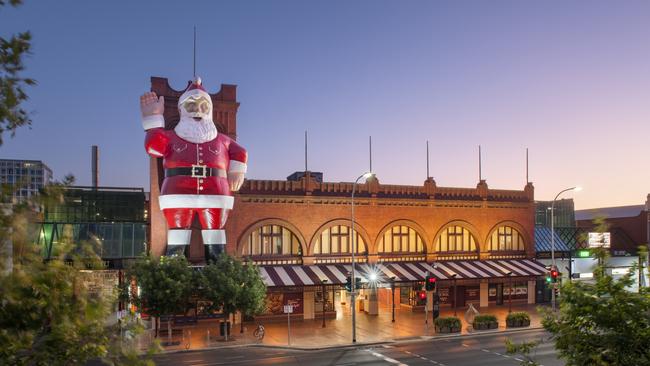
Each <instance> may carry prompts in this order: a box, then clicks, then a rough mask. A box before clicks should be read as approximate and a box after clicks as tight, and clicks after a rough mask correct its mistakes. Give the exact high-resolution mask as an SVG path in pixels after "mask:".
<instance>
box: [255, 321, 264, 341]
mask: <svg viewBox="0 0 650 366" xmlns="http://www.w3.org/2000/svg"><path fill="white" fill-rule="evenodd" d="M253 336H255V338H257V340H259V341H261V340H262V339H264V326H263V325H262V324H258V325H257V328H255V331H254V332H253Z"/></svg>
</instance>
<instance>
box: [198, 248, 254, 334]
mask: <svg viewBox="0 0 650 366" xmlns="http://www.w3.org/2000/svg"><path fill="white" fill-rule="evenodd" d="M202 274H203V276H202V277H203V279H202V288H203V293H202V294H200V295H201V297H203V298H205V299H206V300H208V301H210V302H212V307H211V310H221V311H222V312H223V314H224V317H225V318H226V319H230V315H231V314H233V313H235V312H236V311H238V310H239V311H241V313H242V315H255V314H258V313H259V312H260V311H262V309H263V306H264V299H265V296H266V285H265V284H264V282H263V281H262V278H261V277H260V274H259V270H258V269H257V267H255V266H254V265H252V263H247V264H246V265H244V264H243V263H242V262H241V261H240V260H238V259H236V258H233V257H231V256H229V255H227V254H225V253H222V254H221V255H220V256H219V257H218V258H217V260H216V261H215V262H212V263H209V264H208V265H207V266H205V267H203V270H202ZM227 334H228V333H226V340H227V339H228V335H227Z"/></svg>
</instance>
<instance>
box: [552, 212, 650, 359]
mask: <svg viewBox="0 0 650 366" xmlns="http://www.w3.org/2000/svg"><path fill="white" fill-rule="evenodd" d="M597 224H598V229H597V230H598V231H599V232H603V231H606V227H605V225H604V222H603V221H602V220H599V221H598V222H597ZM594 252H595V256H596V258H597V260H598V265H597V266H596V267H595V268H594V270H593V273H594V281H593V283H591V282H583V281H573V282H567V283H565V284H564V285H563V286H562V303H561V305H560V310H559V313H553V312H551V311H550V310H548V309H546V310H545V311H544V317H543V321H542V324H543V325H544V328H545V329H546V330H547V331H549V332H550V333H551V334H552V335H553V338H554V339H555V343H556V348H557V350H558V351H559V354H560V356H561V357H562V358H564V359H565V360H566V362H567V365H569V366H571V365H621V366H622V365H650V347H648V345H649V344H650V292H648V289H647V288H643V289H640V291H639V292H638V293H634V292H630V291H628V290H626V287H628V286H630V285H632V283H633V281H634V277H635V276H636V271H637V270H638V268H636V266H634V267H633V268H632V269H631V271H630V272H629V273H628V274H627V275H625V276H623V277H622V278H621V279H619V280H615V279H614V278H612V276H610V275H608V274H607V269H606V266H605V263H606V259H607V256H608V252H607V250H605V249H596V250H594Z"/></svg>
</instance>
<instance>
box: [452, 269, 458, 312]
mask: <svg viewBox="0 0 650 366" xmlns="http://www.w3.org/2000/svg"><path fill="white" fill-rule="evenodd" d="M456 276H458V274H456V273H453V274H452V275H451V278H453V279H454V304H453V306H454V316H456Z"/></svg>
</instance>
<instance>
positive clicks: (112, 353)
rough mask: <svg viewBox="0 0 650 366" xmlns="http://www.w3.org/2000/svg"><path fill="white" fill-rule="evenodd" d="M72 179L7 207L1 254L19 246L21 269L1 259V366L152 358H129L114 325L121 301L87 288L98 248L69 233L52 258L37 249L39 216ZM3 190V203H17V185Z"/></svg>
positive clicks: (2, 213)
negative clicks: (14, 199)
mask: <svg viewBox="0 0 650 366" xmlns="http://www.w3.org/2000/svg"><path fill="white" fill-rule="evenodd" d="M72 181H73V179H72V178H67V179H66V180H65V181H64V182H63V183H54V184H52V185H51V186H49V187H47V188H45V190H44V191H43V192H42V194H41V195H40V196H38V197H37V198H34V199H31V200H28V201H25V202H22V203H20V204H15V205H12V204H6V203H5V204H2V207H1V208H2V209H0V250H1V251H2V252H4V253H6V254H9V253H7V251H6V250H7V249H8V248H9V246H8V243H10V242H11V243H12V244H13V250H12V251H11V254H12V256H11V258H12V262H11V263H12V264H13V266H12V267H13V268H3V265H4V263H3V262H0V288H1V289H2V291H0V364H11V365H79V364H85V363H86V362H87V361H88V360H89V359H92V358H102V359H107V360H110V359H111V358H114V359H116V361H115V362H113V364H116V363H121V364H124V363H127V364H134V365H137V364H142V362H145V363H146V361H147V360H146V359H142V358H139V359H138V361H137V362H135V360H134V362H130V361H128V357H127V356H129V355H133V354H134V353H135V351H134V349H133V342H125V341H122V339H121V338H120V333H119V332H116V331H115V329H114V328H111V327H106V325H105V324H106V320H107V317H108V316H109V314H110V312H111V309H113V305H114V302H113V300H114V297H112V296H111V294H108V295H107V294H101V293H100V294H98V293H95V292H91V291H89V289H88V288H87V287H86V285H85V282H86V280H87V276H89V275H90V273H89V271H88V270H92V269H97V268H100V267H101V264H102V263H101V261H100V258H99V257H97V255H96V254H95V251H94V249H93V248H92V246H91V245H90V244H89V243H73V242H72V241H71V235H63V236H62V237H61V240H60V243H59V245H60V246H61V251H60V252H59V253H58V255H57V256H55V257H53V258H52V259H51V260H49V261H44V260H43V258H42V256H41V254H40V248H39V247H38V246H37V245H35V244H34V242H35V241H34V240H33V239H34V234H35V233H34V232H32V230H33V228H34V225H30V223H32V222H33V221H34V220H36V219H38V217H39V213H38V211H37V210H34V209H33V208H38V207H42V205H44V204H47V202H52V201H57V200H61V199H62V191H63V189H64V188H65V186H66V185H67V184H68V183H70V182H72ZM14 188H15V187H14ZM1 192H2V197H1V198H0V201H1V202H9V201H10V199H9V197H11V193H12V192H11V189H10V187H8V186H3V187H2V191H1ZM129 329H135V327H130V328H129ZM131 358H133V357H131Z"/></svg>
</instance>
